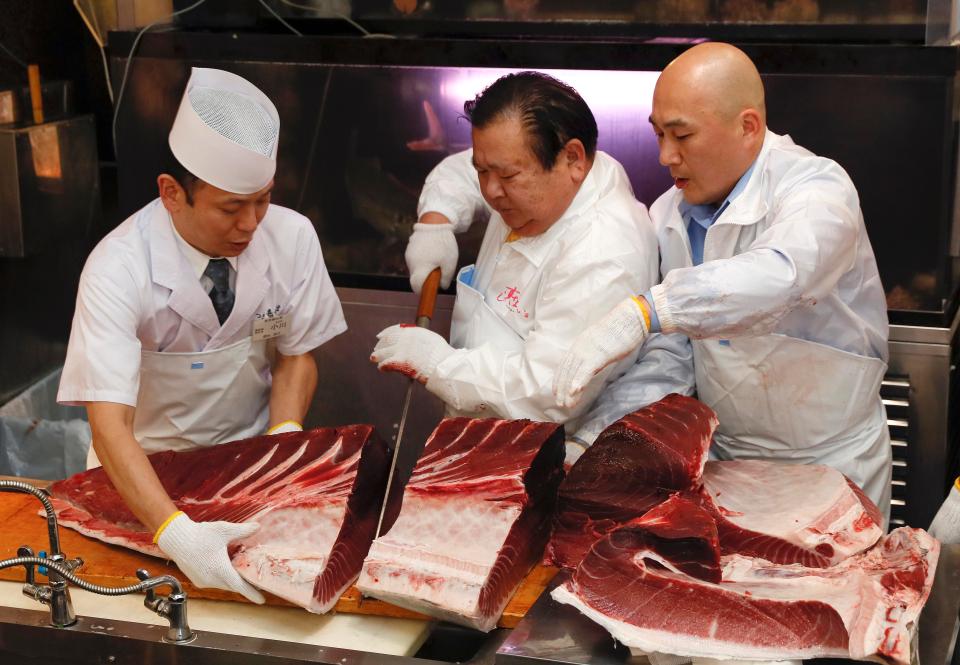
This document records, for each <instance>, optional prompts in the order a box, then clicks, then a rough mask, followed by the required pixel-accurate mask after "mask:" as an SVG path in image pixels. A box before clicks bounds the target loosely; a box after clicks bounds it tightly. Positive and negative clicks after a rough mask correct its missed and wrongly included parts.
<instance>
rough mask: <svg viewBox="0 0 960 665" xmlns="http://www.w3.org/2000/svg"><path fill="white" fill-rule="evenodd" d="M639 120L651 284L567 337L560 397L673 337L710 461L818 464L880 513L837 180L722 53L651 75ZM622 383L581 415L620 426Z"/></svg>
mask: <svg viewBox="0 0 960 665" xmlns="http://www.w3.org/2000/svg"><path fill="white" fill-rule="evenodd" d="M650 124H651V125H652V126H653V130H654V132H656V134H657V139H658V142H659V145H660V163H661V164H663V165H664V166H666V167H667V168H669V169H670V174H671V175H672V176H673V178H674V187H672V188H671V189H670V190H669V191H667V192H666V193H665V194H663V195H662V196H661V197H660V198H659V199H657V201H656V202H655V203H654V204H653V207H651V209H650V216H651V218H652V219H653V222H654V225H655V227H656V230H657V235H658V238H659V241H660V255H661V272H662V274H663V282H662V283H661V284H659V285H658V286H655V287H653V289H651V290H650V291H648V292H647V293H646V294H643V295H639V294H638V295H637V296H636V297H634V298H630V299H628V300H626V301H624V302H622V303H621V304H620V305H618V306H617V307H616V308H615V309H613V310H612V311H611V312H610V313H609V314H607V315H606V316H605V317H604V318H603V319H601V320H600V321H598V322H597V323H595V324H594V325H593V326H591V327H590V328H588V329H587V330H586V331H584V332H583V333H582V334H581V335H580V336H579V337H578V338H577V341H576V342H575V343H574V345H573V347H572V349H571V350H570V351H569V352H568V353H567V355H566V356H565V357H564V359H563V361H562V362H561V364H560V366H559V368H558V371H557V373H556V376H555V381H554V393H555V396H556V398H557V400H558V402H559V403H560V404H563V405H567V404H571V403H576V401H577V398H578V395H579V392H580V390H581V386H583V385H584V384H585V382H586V381H588V380H589V378H590V377H591V376H593V374H595V373H596V372H597V371H599V370H600V369H602V368H603V367H605V366H606V365H608V364H609V363H611V362H613V361H615V360H616V359H617V358H621V357H623V356H624V355H625V354H626V353H628V352H629V351H630V350H631V349H633V348H636V346H637V345H639V344H642V343H643V341H644V339H645V338H646V337H647V336H648V335H649V334H650V333H651V332H664V333H684V334H686V335H687V336H689V337H690V338H691V340H692V345H693V352H694V368H695V374H696V382H697V392H698V395H699V397H700V399H701V400H702V401H703V402H705V403H706V404H707V405H708V406H710V407H711V408H713V409H714V410H715V411H716V412H717V416H718V417H719V419H720V426H719V428H718V430H717V432H716V434H715V436H714V445H713V448H712V454H713V456H714V457H715V458H718V459H767V460H778V461H783V462H790V463H801V464H803V463H819V464H827V465H830V466H833V467H835V468H837V469H839V470H840V471H842V472H843V473H845V474H846V475H847V476H848V477H849V478H850V479H852V480H853V481H854V482H856V483H857V484H858V485H859V486H860V487H862V488H863V490H864V491H865V492H866V493H867V495H868V496H870V498H871V499H873V501H874V502H876V503H877V505H878V506H879V507H880V509H881V510H882V511H883V512H884V514H886V515H889V507H890V473H891V455H890V438H889V432H888V430H887V423H886V414H885V412H884V407H883V403H882V402H881V400H880V381H881V379H882V378H883V375H884V373H885V371H886V367H887V365H886V360H887V333H888V324H887V309H886V301H885V298H884V293H883V289H882V287H881V284H880V276H879V274H878V273H877V265H876V260H875V259H874V256H873V249H872V248H871V246H870V240H869V239H868V238H867V231H866V228H865V226H864V223H863V215H862V213H861V211H860V201H859V198H858V196H857V190H856V189H855V187H854V186H853V183H852V182H851V180H850V178H849V176H848V175H847V173H846V172H845V171H844V170H843V169H842V168H841V167H840V166H839V165H838V164H837V163H835V162H833V161H832V160H830V159H827V158H825V157H818V156H816V155H814V154H812V153H811V152H810V151H808V150H805V149H804V148H801V147H800V146H798V145H796V144H794V142H793V141H792V140H791V139H790V137H789V136H779V135H777V134H774V133H773V132H771V131H769V130H768V129H767V126H766V112H765V106H764V91H763V83H762V82H761V80H760V75H759V73H758V72H757V69H756V67H755V66H754V65H753V63H752V62H751V61H750V59H749V58H748V57H747V56H746V55H745V54H744V53H743V52H742V51H740V50H738V49H736V48H734V47H733V46H730V45H728V44H715V43H710V44H701V45H698V46H695V47H693V48H691V49H689V50H688V51H686V52H685V53H684V54H683V55H681V56H680V57H678V58H677V59H676V60H674V61H673V62H672V63H670V65H668V66H667V68H666V69H664V70H663V73H662V74H661V75H660V78H659V80H658V81H657V86H656V89H655V90H654V95H653V112H652V114H651V115H650ZM634 381H635V379H634V377H633V376H632V375H631V374H630V373H628V374H626V375H624V377H622V378H621V379H620V380H619V381H618V382H617V383H614V384H613V385H612V386H611V387H610V388H608V390H607V392H606V393H605V394H604V395H603V396H602V397H601V401H600V402H599V403H598V406H597V407H596V408H595V409H594V412H593V414H592V418H594V419H598V420H608V421H612V420H614V419H616V418H617V417H619V416H620V415H622V413H620V412H619V411H622V410H623V408H622V407H623V405H624V404H627V403H628V402H629V399H628V397H625V395H627V396H628V395H629V394H630V393H631V391H632V390H633V389H634V388H633V387H632V383H633V382H634ZM607 404H609V405H610V406H609V407H608V406H605V405H607Z"/></svg>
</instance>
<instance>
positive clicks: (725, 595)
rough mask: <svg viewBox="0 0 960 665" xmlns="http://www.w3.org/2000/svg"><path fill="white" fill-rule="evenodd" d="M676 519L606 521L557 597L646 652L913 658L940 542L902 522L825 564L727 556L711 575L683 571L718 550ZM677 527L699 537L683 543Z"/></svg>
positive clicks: (903, 661) (706, 564) (698, 528)
mask: <svg viewBox="0 0 960 665" xmlns="http://www.w3.org/2000/svg"><path fill="white" fill-rule="evenodd" d="M686 508H689V506H687V507H686ZM693 512H694V513H695V512H696V511H695V510H694V511H693ZM700 518H702V515H700ZM672 524H673V529H672V531H671V532H670V533H669V534H667V537H666V538H665V537H664V531H663V530H662V529H661V530H660V535H658V534H657V532H656V530H652V529H651V528H650V527H649V525H647V524H644V520H637V521H635V522H632V523H630V524H628V525H626V526H624V527H622V528H620V529H618V530H616V531H614V532H612V533H611V534H609V535H608V536H607V537H606V538H604V539H603V540H601V541H599V542H597V544H596V545H594V547H593V549H592V550H591V551H590V553H589V554H588V556H587V557H586V558H585V559H584V561H583V562H582V563H581V565H580V567H579V568H578V569H577V571H576V573H575V574H574V575H573V577H572V579H571V580H569V581H567V582H566V583H565V584H563V585H561V586H559V587H557V588H556V589H555V590H554V591H553V597H554V599H556V600H557V601H559V602H561V603H566V604H570V605H573V606H574V607H576V608H577V609H579V610H580V611H581V612H582V613H583V614H585V615H586V616H588V617H589V618H591V619H592V620H593V621H595V622H597V623H599V624H600V625H602V626H603V627H604V628H605V629H606V630H608V631H609V632H610V634H611V635H612V636H613V637H614V638H615V639H616V640H617V641H619V642H622V643H623V644H626V645H627V646H629V647H631V649H635V650H639V651H643V652H647V653H653V652H663V653H671V654H677V655H680V656H689V657H694V658H736V659H758V660H786V659H799V658H817V657H843V658H854V659H870V660H875V661H878V662H884V663H895V664H896V665H909V663H910V641H911V638H912V635H913V633H914V632H915V631H916V625H917V618H918V617H919V614H920V610H921V609H922V608H923V604H924V603H925V602H926V599H927V596H928V595H929V593H930V587H931V584H932V583H933V574H934V571H935V570H936V565H937V557H938V555H939V547H940V546H939V543H938V542H937V541H936V540H935V539H933V538H932V537H930V536H929V535H928V534H927V533H926V532H924V531H922V530H919V529H911V528H909V527H903V528H900V529H897V530H895V531H893V532H892V533H891V534H890V535H888V536H886V537H884V538H883V539H881V540H880V542H879V543H878V544H877V546H876V547H874V548H872V549H870V550H868V551H866V552H863V553H861V554H857V555H855V556H852V557H850V558H848V559H845V560H844V561H842V562H840V563H839V564H837V565H835V566H833V567H830V568H807V567H803V566H800V565H789V566H785V565H780V564H774V563H770V562H768V561H763V560H761V559H757V558H753V557H744V556H740V555H732V556H729V557H723V558H722V559H721V564H722V580H721V582H720V583H719V584H716V583H712V582H709V581H705V580H704V579H700V578H698V577H695V576H693V575H690V574H688V573H690V572H693V573H697V572H698V571H704V570H707V571H709V570H711V569H712V567H713V565H714V564H715V562H716V558H717V555H718V552H717V550H716V547H715V546H712V545H711V544H710V543H709V542H707V541H706V540H704V537H703V533H704V530H703V528H702V524H701V523H700V521H698V520H694V521H692V522H691V526H690V527H689V528H686V529H685V528H684V526H683V523H682V522H680V521H678V520H676V519H674V520H673V521H672ZM670 538H673V539H674V540H675V541H676V542H674V543H673V544H670V543H669V539H670ZM683 539H687V540H688V541H690V542H693V543H699V545H698V546H697V547H683V546H682V545H681V544H680V543H681V541H682V540H683Z"/></svg>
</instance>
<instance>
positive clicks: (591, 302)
mask: <svg viewBox="0 0 960 665" xmlns="http://www.w3.org/2000/svg"><path fill="white" fill-rule="evenodd" d="M464 112H465V114H466V116H467V117H468V118H469V119H470V123H471V125H472V140H473V148H472V150H467V151H465V152H462V153H459V154H456V155H451V156H450V157H448V158H447V159H445V160H444V161H443V162H441V163H440V164H439V165H438V166H437V167H436V168H435V169H434V170H433V172H431V173H430V175H429V176H428V177H427V181H426V183H425V184H424V187H423V192H422V193H421V195H420V206H419V215H420V218H419V222H418V223H417V224H415V225H414V227H413V234H412V235H411V236H410V241H409V243H408V245H407V251H406V260H407V266H408V267H409V269H410V283H411V286H412V287H413V290H414V291H419V290H420V288H421V286H422V284H423V282H424V280H425V279H426V277H427V275H428V274H429V273H430V271H431V270H433V269H434V268H437V267H440V268H441V272H442V276H443V277H442V279H443V281H444V282H445V283H449V282H450V280H452V278H453V276H454V270H455V268H456V264H457V259H458V248H457V241H456V238H455V235H454V234H455V233H457V232H461V231H463V230H465V229H466V228H467V227H468V226H469V225H470V224H471V222H473V220H474V218H475V217H477V216H486V217H489V221H488V222H487V229H486V233H485V235H484V238H483V243H482V245H481V246H480V252H479V254H478V256H477V260H476V264H475V265H471V266H466V267H464V268H463V269H462V270H461V271H460V273H459V274H458V275H457V298H456V302H455V304H454V310H453V323H452V325H451V329H450V343H449V344H448V343H447V341H446V340H444V339H443V338H442V337H440V335H437V334H436V333H434V332H431V331H430V330H426V329H423V328H416V327H412V326H399V325H396V326H391V327H390V328H387V329H386V330H384V331H382V332H381V333H380V334H379V336H378V339H379V341H378V343H377V345H376V348H375V349H374V350H373V354H372V356H371V360H373V361H374V362H376V363H378V366H379V367H380V369H382V370H392V371H399V372H402V373H404V374H406V375H408V376H411V377H413V378H416V379H418V380H419V381H421V382H422V383H424V384H425V386H426V388H427V390H429V391H430V392H432V393H433V394H435V395H436V396H438V397H439V398H440V399H442V400H443V401H444V402H445V403H446V405H447V408H448V414H450V415H469V416H473V417H498V418H529V419H531V420H541V421H550V422H559V423H563V424H564V425H565V427H566V429H567V432H568V440H567V457H566V461H567V463H568V464H572V463H573V462H574V461H575V460H576V458H577V457H578V456H579V455H580V454H581V453H582V452H583V450H584V449H585V446H586V444H587V443H589V442H590V441H583V440H582V439H577V438H575V437H574V436H573V435H574V434H575V433H577V432H578V431H579V430H580V428H581V425H582V423H581V421H582V420H583V416H584V414H585V412H586V411H587V410H588V407H589V406H590V403H591V402H592V400H593V399H595V398H596V396H597V395H598V394H599V393H600V392H601V391H602V390H603V388H604V386H605V385H606V384H607V383H609V382H610V381H612V380H614V379H615V378H617V377H618V376H619V375H620V374H622V373H623V371H624V369H625V368H627V367H629V366H631V365H632V363H633V361H634V359H635V358H636V357H637V356H638V355H639V354H641V353H642V354H643V361H642V362H641V363H640V365H641V366H642V367H643V368H644V370H645V371H647V377H648V379H649V380H647V381H645V382H644V388H643V395H642V396H641V397H640V398H641V399H645V400H646V401H647V402H653V401H656V400H658V399H660V398H661V397H663V396H664V395H665V394H667V393H670V392H680V391H689V390H690V386H692V383H693V381H692V375H691V372H692V367H691V360H690V355H689V349H688V348H687V347H686V346H685V345H686V339H685V338H683V337H682V336H681V337H680V339H681V340H682V343H680V344H679V345H678V344H677V343H676V342H677V340H676V339H671V338H670V336H663V335H654V336H653V337H652V338H651V340H650V342H649V343H648V344H646V345H645V346H644V348H643V350H640V349H638V348H634V349H631V351H630V353H629V354H627V357H625V358H624V359H622V361H621V363H619V364H618V365H617V366H616V367H611V368H610V369H609V370H608V371H605V372H603V373H602V374H599V375H597V376H595V377H591V380H590V382H589V385H588V386H587V387H586V388H585V391H586V392H587V395H588V397H587V399H585V400H584V401H583V403H581V404H579V405H576V406H572V407H558V406H557V405H556V404H555V403H554V400H553V396H552V394H551V392H550V383H551V377H552V373H553V369H554V367H555V366H556V365H557V363H559V361H560V359H561V358H562V355H563V353H564V351H566V350H567V349H568V348H569V346H570V344H571V343H572V342H573V340H574V338H575V337H576V336H577V334H578V333H580V332H581V331H582V330H584V329H585V328H586V327H587V326H588V325H589V324H590V322H591V321H592V320H594V319H595V318H596V317H599V316H600V315H601V314H602V313H603V312H605V311H606V310H607V309H609V308H610V307H612V306H613V305H614V304H616V302H617V301H619V300H620V299H622V298H624V297H627V296H629V295H630V294H631V293H633V292H636V289H640V292H643V291H645V290H646V289H648V288H650V287H651V286H653V284H655V283H656V281H657V276H658V269H657V242H656V237H655V236H654V232H653V226H652V225H651V223H650V218H649V216H648V215H647V209H646V207H645V206H644V205H643V204H642V203H640V202H639V201H637V200H636V198H635V197H634V195H633V189H632V188H631V185H630V180H629V179H628V178H627V174H626V172H625V171H624V169H623V167H622V166H621V165H620V163H619V162H617V161H616V160H615V159H613V158H612V157H611V156H610V155H608V154H606V153H604V152H603V151H601V150H598V149H597V136H598V131H597V124H596V120H595V119H594V116H593V113H592V112H591V111H590V108H589V107H588V106H587V104H586V102H585V101H584V100H583V99H582V98H581V97H580V95H579V94H578V93H577V91H576V90H574V89H573V88H571V87H570V86H568V85H566V84H565V83H563V82H561V81H558V80H557V79H554V78H553V77H550V76H548V75H546V74H542V73H539V72H519V73H515V74H508V75H506V76H503V77H501V78H500V79H498V80H497V81H495V82H494V83H493V84H491V85H490V86H489V87H488V88H486V89H485V90H484V91H483V92H482V93H480V94H479V95H478V96H477V98H476V99H475V100H472V101H469V102H467V103H466V104H465V105H464ZM678 350H679V351H678ZM634 397H637V395H636V394H634ZM594 434H595V433H594ZM591 441H592V439H591Z"/></svg>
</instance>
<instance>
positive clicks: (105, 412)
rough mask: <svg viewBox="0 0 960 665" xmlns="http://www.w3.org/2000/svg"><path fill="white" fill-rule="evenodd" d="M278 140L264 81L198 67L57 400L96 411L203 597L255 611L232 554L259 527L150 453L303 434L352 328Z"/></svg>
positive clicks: (167, 549) (121, 488)
mask: <svg viewBox="0 0 960 665" xmlns="http://www.w3.org/2000/svg"><path fill="white" fill-rule="evenodd" d="M279 132H280V122H279V116H278V114H277V110H276V108H275V107H274V105H273V104H272V103H271V101H270V100H269V99H268V98H267V97H266V95H264V94H263V93H262V92H261V91H260V90H259V89H257V88H256V87H255V86H253V85H252V84H251V83H249V82H248V81H246V80H245V79H243V78H241V77H239V76H237V75H235V74H231V73H230V72H225V71H221V70H216V69H200V68H194V69H193V71H192V74H191V77H190V80H189V81H188V82H187V88H186V91H185V92H184V95H183V99H182V101H181V103H180V108H179V110H178V112H177V116H176V119H175V120H174V123H173V128H172V129H171V130H170V136H169V141H168V143H169V147H170V156H169V157H168V164H167V165H166V166H165V168H164V172H163V173H161V174H160V175H159V176H158V177H157V186H158V189H159V197H158V198H157V199H155V200H153V201H152V202H150V203H149V204H147V205H146V206H145V207H144V208H142V209H141V210H139V211H138V212H136V213H134V215H133V216H131V217H130V218H129V219H127V220H126V221H125V222H123V223H122V224H120V225H119V226H118V227H117V228H116V229H114V230H113V231H112V232H111V233H110V234H108V235H107V236H106V237H105V238H104V239H103V240H102V241H101V242H100V243H99V244H98V245H97V247H96V248H95V249H94V250H93V252H92V253H91V254H90V257H89V258H88V259H87V263H86V265H85V267H84V269H83V274H82V275H81V277H80V287H79V292H78V294H77V306H76V313H75V315H74V319H73V327H72V329H71V333H70V343H69V346H68V349H67V359H66V363H65V365H64V370H63V376H62V379H61V382H60V392H59V394H58V397H57V399H58V400H59V401H60V402H61V403H64V404H82V405H84V406H86V408H87V413H88V415H89V419H90V428H91V430H92V433H93V442H92V446H91V451H90V457H89V459H88V466H97V465H99V464H101V463H102V465H103V468H104V470H105V471H106V473H107V476H109V478H110V480H111V482H112V483H113V485H114V486H115V487H116V488H117V491H118V492H119V493H120V496H122V497H123V499H124V501H125V502H126V504H127V506H128V507H129V508H130V510H131V511H132V512H133V514H134V515H136V517H137V518H138V519H139V520H140V521H141V522H142V523H143V525H144V526H146V527H147V528H148V529H149V530H150V531H152V532H154V533H155V535H154V542H155V543H156V544H157V545H158V546H159V547H160V549H161V550H163V552H164V553H165V554H167V556H169V557H170V558H171V559H172V560H173V561H174V562H176V564H177V565H178V566H179V567H180V569H181V570H182V571H183V572H184V573H185V574H186V575H187V576H188V577H189V578H190V580H191V581H192V582H193V583H194V584H195V585H196V586H199V587H215V588H221V589H227V590H230V591H235V592H237V593H241V594H243V595H244V596H246V597H247V598H248V599H250V600H252V601H254V602H263V597H262V596H261V595H260V593H259V592H258V591H257V590H256V589H254V588H253V587H252V586H251V585H249V584H247V582H245V581H244V580H243V579H241V577H240V575H239V574H238V573H237V572H236V570H234V568H233V566H232V565H231V564H230V559H229V556H228V555H227V546H228V545H229V544H230V543H231V542H232V541H235V540H239V539H242V538H245V537H248V536H250V535H251V534H252V533H253V532H254V531H256V529H257V526H256V525H252V524H230V523H227V522H194V521H193V520H191V519H190V517H188V516H187V515H185V514H184V513H182V512H180V511H179V510H178V509H177V507H176V506H175V505H174V504H173V502H172V501H171V500H170V498H169V496H168V495H167V493H166V491H165V490H164V488H163V486H162V485H161V484H160V481H159V479H158V478H157V475H156V473H155V472H154V470H153V467H152V466H151V464H150V462H149V460H148V459H147V453H153V452H158V451H163V450H190V449H193V448H197V447H202V446H211V445H215V444H218V443H224V442H226V441H232V440H235V439H241V438H245V437H250V436H256V435H259V434H262V433H264V431H266V432H267V433H271V434H273V433H279V432H285V431H293V430H299V429H302V426H301V424H300V423H302V422H303V417H304V415H305V414H306V411H307V407H308V406H309V404H310V401H311V399H312V398H313V392H314V389H315V388H316V383H317V367H316V363H315V362H314V359H313V356H312V354H311V352H312V351H313V349H315V348H317V347H318V346H320V345H321V344H323V343H324V342H326V341H327V340H329V339H330V338H332V337H334V336H335V335H338V334H340V333H341V332H343V331H344V330H346V324H345V322H344V318H343V312H342V310H341V307H340V302H339V300H338V298H337V295H336V293H335V292H334V289H333V285H332V283H331V282H330V277H329V275H328V274H327V270H326V267H325V266H324V263H323V256H322V254H321V252H320V243H319V240H318V239H317V234H316V232H315V231H314V228H313V225H312V224H311V223H310V221H309V220H308V219H306V218H305V217H303V216H302V215H299V214H297V213H295V212H293V211H292V210H288V209H286V208H282V207H280V206H276V205H272V204H271V203H270V192H271V190H272V188H273V177H274V173H275V171H276V159H277V144H278V139H279Z"/></svg>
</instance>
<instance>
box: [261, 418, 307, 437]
mask: <svg viewBox="0 0 960 665" xmlns="http://www.w3.org/2000/svg"><path fill="white" fill-rule="evenodd" d="M302 431H303V425H301V424H300V423H298V422H297V421H296V420H284V421H283V422H282V423H277V424H276V425H274V426H273V427H271V428H270V429H268V430H267V434H284V433H285V432H302Z"/></svg>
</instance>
